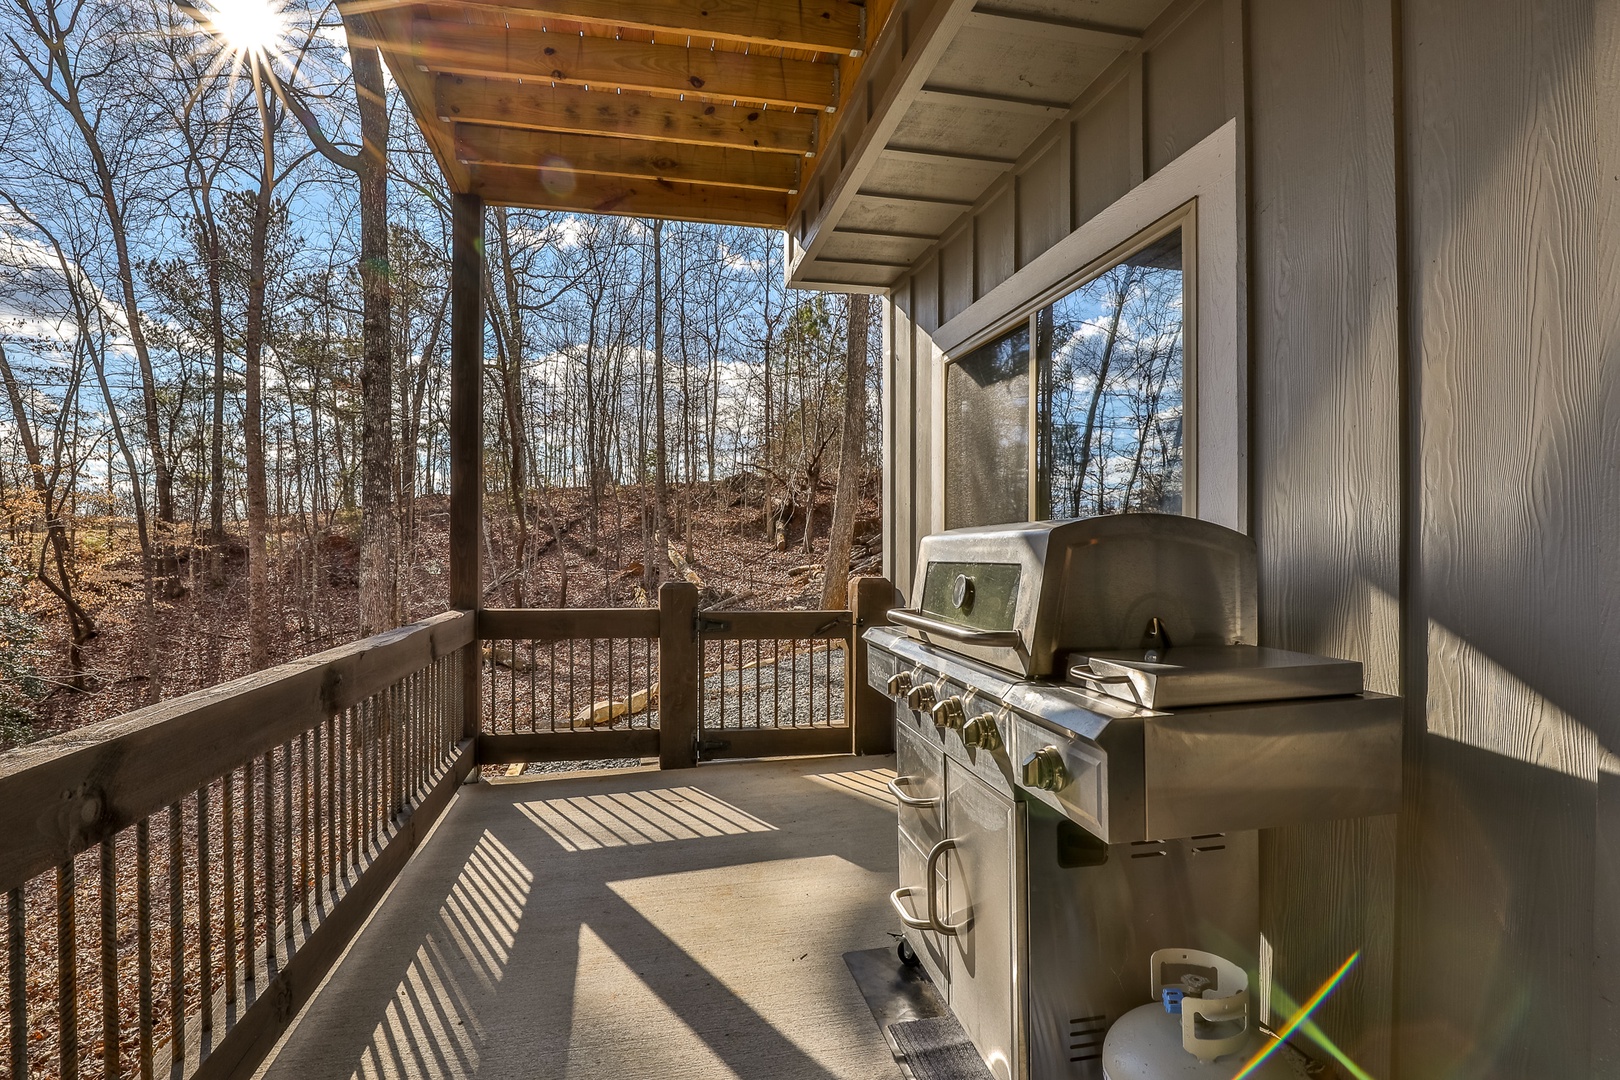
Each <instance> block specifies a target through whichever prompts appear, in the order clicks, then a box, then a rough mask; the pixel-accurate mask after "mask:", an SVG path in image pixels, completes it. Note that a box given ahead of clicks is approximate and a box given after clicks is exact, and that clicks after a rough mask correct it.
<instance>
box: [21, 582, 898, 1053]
mask: <svg viewBox="0 0 1620 1080" xmlns="http://www.w3.org/2000/svg"><path fill="white" fill-rule="evenodd" d="M851 596H852V605H851V610H849V611H810V612H806V611H787V612H781V611H778V612H760V611H751V612H741V611H739V612H724V613H719V612H701V611H700V610H699V608H698V603H697V601H698V593H697V590H696V589H695V588H694V587H692V586H690V585H688V584H686V583H684V582H682V583H672V584H668V585H665V586H664V587H663V589H662V590H661V591H660V594H659V606H658V607H657V608H655V609H627V610H567V611H555V610H553V611H544V610H527V609H525V610H485V611H480V612H477V613H472V612H447V613H445V614H443V615H439V616H437V617H435V618H432V619H429V620H427V621H425V622H422V623H418V624H415V625H412V626H407V627H403V628H401V629H399V630H395V631H391V632H389V633H386V634H382V635H378V636H376V637H372V638H368V639H366V640H364V641H359V642H355V643H354V644H352V645H347V646H344V647H342V648H338V649H333V650H330V651H328V652H324V653H320V654H317V655H315V656H310V657H306V658H304V659H302V660H298V661H295V662H293V663H291V664H284V665H282V666H280V667H276V668H272V669H269V670H267V671H263V672H259V673H257V674H254V675H251V676H248V677H246V678H243V679H237V680H235V681H233V682H230V683H226V684H224V685H222V686H218V687H215V688H212V689H209V690H204V691H201V692H199V693H196V694H190V695H187V696H185V697H182V698H177V699H175V700H173V701H168V702H163V703H161V704H158V705H154V706H151V707H150V708H146V709H141V710H139V711H137V712H133V713H130V714H128V715H126V716H124V717H121V718H119V719H116V720H112V721H108V722H106V723H102V724H95V725H91V726H89V727H86V728H83V729H80V730H79V731H75V732H72V733H70V734H67V735H63V736H57V737H55V738H51V739H46V740H43V741H41V742H39V743H35V744H33V745H31V746H27V747H23V748H22V749H19V750H15V751H12V752H10V753H8V754H3V755H0V905H3V916H0V957H3V958H4V974H3V976H0V1039H3V1040H4V1047H5V1052H4V1054H3V1055H0V1073H9V1075H10V1076H11V1077H13V1078H15V1080H24V1078H28V1077H36V1078H37V1077H50V1076H60V1077H63V1078H79V1077H85V1078H91V1077H109V1078H110V1077H121V1076H129V1077H134V1076H139V1077H141V1078H142V1080H150V1078H151V1077H153V1076H155V1075H157V1074H159V1073H167V1074H169V1075H170V1076H176V1077H194V1076H196V1077H203V1076H221V1077H223V1076H232V1075H237V1074H238V1073H246V1072H250V1071H251V1070H252V1068H253V1067H254V1066H255V1065H256V1064H257V1063H258V1062H260V1061H261V1060H262V1059H263V1058H264V1056H265V1055H266V1054H268V1053H269V1051H270V1050H271V1048H273V1046H274V1045H275V1043H276V1041H277V1039H278V1038H279V1037H280V1036H281V1034H282V1033H283V1032H284V1031H285V1030H286V1028H287V1026H288V1025H289V1024H290V1023H291V1021H292V1019H293V1018H294V1017H295V1016H296V1015H297V1013H298V1010H299V1009H300V1008H301V1007H302V1006H303V1004H304V1003H305V1002H306V1001H307V1000H308V999H309V997H310V995H311V994H313V992H314V990H315V988H316V987H317V986H318V985H319V984H320V982H321V980H322V978H323V977H324V976H325V975H326V973H327V972H328V971H329V970H330V969H331V967H332V965H333V964H334V963H335V962H336V960H337V958H338V957H339V956H340V955H341V954H342V952H343V949H344V948H345V946H346V945H347V944H348V943H349V941H351V940H352V939H353V937H354V935H355V933H356V932H358V930H359V928H360V926H361V925H362V923H363V922H364V921H365V919H366V917H367V916H368V915H369V914H370V913H371V911H372V910H373V909H374V908H375V907H376V905H377V903H378V902H379V901H380V900H381V898H382V896H383V894H384V892H385V891H386V889H387V887H388V885H389V883H390V882H391V881H392V880H393V879H394V877H395V875H396V874H397V873H398V872H399V870H400V868H401V867H402V866H403V865H404V864H405V861H406V859H407V858H408V857H409V856H410V853H411V852H412V851H413V850H414V849H415V848H416V846H417V844H418V843H419V842H420V840H421V838H422V837H423V836H425V835H426V833H427V830H428V829H429V828H430V827H431V825H432V824H433V822H434V821H435V820H436V819H437V818H438V816H439V814H440V813H442V812H443V810H444V808H445V807H446V806H447V805H448V804H449V802H450V798H451V795H452V794H453V793H454V790H455V788H456V786H457V785H458V784H459V783H461V782H462V781H463V780H465V779H466V778H467V776H468V775H469V774H470V773H471V772H472V771H473V770H474V769H475V768H476V767H477V766H478V765H481V764H503V763H510V762H521V761H548V760H581V759H592V758H645V757H657V758H658V759H659V761H660V762H661V763H662V764H663V765H665V766H685V765H691V764H694V763H695V762H696V761H697V760H698V758H699V757H700V756H701V757H705V758H707V757H716V756H747V757H763V756H775V755H788V754H805V753H848V752H857V753H881V752H887V751H888V750H890V749H892V738H893V730H892V726H891V724H890V723H889V714H888V702H887V700H886V699H885V698H883V696H882V695H880V694H875V693H873V692H872V691H870V690H869V689H868V688H867V687H866V671H865V655H866V654H865V649H864V648H862V647H860V644H859V634H860V631H861V629H863V628H864V627H865V626H866V625H870V624H872V623H876V622H881V621H882V620H883V619H884V617H885V615H886V613H887V610H888V608H889V607H890V606H891V601H892V596H893V589H892V587H891V586H890V585H889V584H888V582H886V581H884V580H883V579H881V578H866V579H861V580H859V581H858V582H855V583H852V593H851ZM480 658H481V659H480Z"/></svg>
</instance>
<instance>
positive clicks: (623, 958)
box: [266, 758, 895, 1080]
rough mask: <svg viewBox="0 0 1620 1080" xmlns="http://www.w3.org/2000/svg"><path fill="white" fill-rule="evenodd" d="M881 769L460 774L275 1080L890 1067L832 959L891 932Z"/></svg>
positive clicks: (890, 858) (817, 764) (759, 1073)
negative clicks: (464, 783)
mask: <svg viewBox="0 0 1620 1080" xmlns="http://www.w3.org/2000/svg"><path fill="white" fill-rule="evenodd" d="M756 769H764V770H768V771H767V772H766V773H765V775H758V776H756V775H753V772H752V771H753V770H756ZM890 775H892V773H891V772H889V771H886V770H883V769H859V770H851V769H850V768H849V766H848V765H847V764H844V763H843V762H842V761H841V760H840V759H837V758H830V759H828V758H824V759H800V760H797V761H793V762H782V763H776V764H772V765H769V766H765V765H763V764H762V765H760V766H753V765H747V764H743V765H740V766H732V767H731V768H727V769H722V770H721V771H720V773H710V772H707V771H706V772H705V775H704V776H703V777H700V779H699V781H698V782H696V783H685V782H684V781H683V782H678V783H672V782H671V781H672V779H673V778H672V777H671V776H670V775H669V774H667V773H661V772H653V771H646V772H639V773H629V772H624V773H618V774H616V775H615V776H613V777H612V778H610V779H608V780H606V781H601V782H595V781H591V780H589V779H584V778H575V779H567V780H545V781H541V782H538V783H533V782H530V783H512V784H495V785H484V786H481V787H480V788H479V789H477V790H476V791H473V790H472V789H469V790H468V792H467V793H466V797H464V799H463V800H462V801H461V803H460V804H459V805H458V808H457V811H456V813H455V814H453V815H451V816H449V817H448V818H446V820H445V821H444V822H443V823H442V824H441V826H440V827H439V829H438V831H437V832H436V833H435V836H434V841H433V844H432V845H431V846H430V847H429V848H428V849H426V850H424V852H423V853H422V856H421V858H420V859H419V860H418V861H417V863H415V864H413V867H412V868H411V870H410V871H408V875H409V876H408V877H407V878H406V879H404V880H402V881H401V887H400V889H398V890H396V892H395V894H394V898H391V899H390V900H389V901H388V902H387V903H386V904H385V905H384V906H383V908H382V909H381V910H380V911H379V912H378V913H377V915H376V916H375V919H374V922H373V924H372V926H371V928H369V929H368V931H367V933H366V934H365V935H364V936H363V937H362V938H361V940H360V941H359V942H357V943H356V945H355V946H354V950H353V952H352V953H351V960H350V962H347V963H346V964H345V965H344V967H343V968H342V969H340V970H339V971H338V972H336V973H335V974H334V975H333V977H332V978H333V981H332V982H331V983H330V984H329V986H328V987H327V988H326V989H325V990H324V991H323V994H330V995H331V996H332V998H333V1000H334V1001H337V1002H340V1003H341V1008H340V1009H331V1008H321V1007H319V1005H320V1003H319V1002H317V1007H316V1008H315V1009H312V1010H311V1011H310V1012H309V1013H308V1014H306V1016H305V1017H304V1018H303V1019H302V1020H301V1021H300V1023H299V1027H298V1028H297V1029H296V1030H295V1031H294V1032H293V1034H292V1036H291V1037H290V1038H289V1039H288V1041H287V1044H286V1045H285V1047H284V1048H283V1049H282V1050H281V1051H280V1052H279V1053H278V1055H277V1057H276V1059H275V1060H274V1061H273V1062H272V1064H271V1066H270V1069H269V1071H268V1072H267V1074H266V1080H344V1078H346V1077H349V1076H351V1075H353V1076H360V1077H378V1078H381V1077H397V1076H424V1077H425V1076H470V1075H474V1074H486V1075H491V1076H498V1075H520V1074H521V1075H544V1076H625V1077H636V1076H654V1075H685V1074H686V1073H685V1072H684V1071H683V1070H692V1069H695V1068H696V1066H697V1064H699V1063H702V1062H711V1063H712V1064H713V1066H714V1069H715V1071H716V1072H717V1073H719V1074H722V1075H736V1076H742V1077H758V1078H761V1080H763V1078H765V1077H771V1078H773V1080H774V1078H777V1077H796V1078H797V1077H802V1078H805V1080H826V1078H830V1077H832V1076H835V1075H850V1073H849V1072H847V1071H844V1070H836V1071H835V1070H834V1069H832V1068H831V1067H830V1066H829V1065H828V1064H827V1062H828V1061H833V1060H842V1059H841V1058H840V1054H844V1055H846V1056H849V1055H859V1054H861V1053H864V1054H866V1055H868V1056H869V1057H870V1058H871V1061H870V1062H869V1063H868V1064H871V1065H873V1066H876V1065H882V1064H885V1063H886V1061H887V1056H888V1051H887V1049H886V1047H885V1045H884V1043H883V1039H882V1036H881V1033H880V1032H878V1031H877V1029H876V1027H875V1025H873V1024H872V1022H871V1016H870V1012H869V1010H868V1009H867V1007H866V1006H865V1004H864V1002H863V1000H862V999H861V998H860V995H859V991H858V990H857V989H856V988H855V987H854V985H853V983H849V984H848V985H847V986H843V985H842V983H847V982H848V980H847V976H845V975H844V973H843V969H842V960H841V957H842V955H843V953H844V952H847V951H850V950H852V949H856V948H861V947H871V946H872V945H874V944H882V943H883V941H886V940H887V937H886V935H885V934H884V931H885V930H886V929H887V928H888V923H889V921H890V919H889V915H888V911H887V905H886V904H885V903H884V896H885V895H886V891H885V890H886V889H887V887H888V886H887V884H886V883H887V882H888V879H889V878H890V877H892V876H893V874H894V873H895V865H894V860H895V856H894V855H893V853H892V849H893V843H892V838H893V818H892V814H893V802H892V800H891V801H887V802H884V801H882V800H880V799H878V798H877V797H876V796H875V795H874V794H872V793H873V792H874V791H877V790H881V791H884V792H885V795H886V789H885V788H882V787H881V786H875V785H881V782H882V780H884V779H886V778H887V777H888V776H890ZM655 848H656V849H658V850H656V851H653V850H650V849H655ZM434 897H442V898H443V900H442V902H435V901H434V900H433V899H432V898H434ZM829 962H830V963H829ZM834 979H837V980H838V982H839V984H840V985H839V986H838V987H829V984H830V983H831V982H832V981H833V980H834ZM840 989H841V991H842V994H841V995H840V993H839V992H838V991H839V990H840ZM830 999H838V1000H830ZM845 999H847V1000H845ZM808 1018H813V1020H810V1019H808ZM841 1025H844V1026H841ZM846 1027H847V1030H846ZM865 1028H870V1029H871V1030H870V1031H865V1030H864V1029H865ZM846 1043H847V1044H848V1045H847V1046H846V1045H845V1044H846ZM857 1044H859V1045H857ZM659 1062H662V1064H659ZM697 1074H698V1073H696V1072H693V1073H692V1075H697ZM866 1075H882V1073H881V1072H876V1071H874V1072H871V1073H868V1074H866Z"/></svg>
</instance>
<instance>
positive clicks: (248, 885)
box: [242, 758, 259, 983]
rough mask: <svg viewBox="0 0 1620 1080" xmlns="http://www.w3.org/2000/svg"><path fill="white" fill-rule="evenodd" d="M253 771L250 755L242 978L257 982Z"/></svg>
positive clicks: (245, 779)
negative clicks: (255, 958) (255, 976)
mask: <svg viewBox="0 0 1620 1080" xmlns="http://www.w3.org/2000/svg"><path fill="white" fill-rule="evenodd" d="M253 774H254V768H253V759H252V758H249V759H248V761H247V763H246V764H245V765H243V766H242V977H243V978H244V979H246V980H247V981H248V982H249V983H252V982H254V981H255V978H254V975H255V969H256V967H257V965H256V963H255V961H254V956H255V954H256V953H257V952H258V946H257V945H256V944H255V942H257V941H258V937H259V905H258V895H259V887H258V878H259V875H258V874H255V873H254V872H253V861H254V859H256V858H257V857H258V855H257V848H256V845H255V843H254V841H255V840H256V839H257V838H256V837H255V836H254V831H255V829H256V828H257V826H256V824H255V822H256V820H257V818H256V817H255V811H256V810H257V806H256V805H255V804H256V803H257V801H258V800H257V798H256V797H255V792H254V789H255V787H256V786H257V780H256V778H255V777H254V775H253Z"/></svg>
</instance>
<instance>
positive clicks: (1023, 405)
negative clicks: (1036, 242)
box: [945, 322, 1030, 529]
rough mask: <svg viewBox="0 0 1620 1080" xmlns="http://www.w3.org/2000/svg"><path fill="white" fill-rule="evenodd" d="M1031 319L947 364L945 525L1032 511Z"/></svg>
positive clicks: (950, 526) (951, 526)
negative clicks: (1030, 419)
mask: <svg viewBox="0 0 1620 1080" xmlns="http://www.w3.org/2000/svg"><path fill="white" fill-rule="evenodd" d="M1029 361H1030V355H1029V325H1028V323H1027V322H1026V323H1025V324H1023V325H1021V326H1019V327H1018V328H1017V329H1016V330H1013V331H1012V332H1010V333H1008V334H1005V335H1003V336H1002V337H1000V338H997V339H996V340H995V341H992V342H990V343H989V344H987V345H983V346H980V347H979V348H977V349H975V350H974V351H973V352H971V353H969V354H968V355H967V356H965V357H963V358H962V359H961V360H958V361H957V362H956V363H954V364H951V365H949V366H948V367H947V368H946V369H945V527H946V528H947V529H954V528H957V527H959V526H963V525H994V524H999V523H1001V522H1006V521H1023V520H1025V519H1026V518H1027V517H1029V426H1030V424H1029V393H1030V385H1029V382H1030V363H1029Z"/></svg>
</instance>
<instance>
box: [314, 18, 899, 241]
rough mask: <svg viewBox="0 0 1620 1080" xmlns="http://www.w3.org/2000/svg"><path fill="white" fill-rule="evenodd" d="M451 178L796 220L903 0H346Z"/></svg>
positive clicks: (715, 216)
mask: <svg viewBox="0 0 1620 1080" xmlns="http://www.w3.org/2000/svg"><path fill="white" fill-rule="evenodd" d="M340 6H341V8H342V10H343V15H344V18H345V20H346V21H347V22H348V24H349V26H350V29H351V32H356V33H358V35H359V36H360V37H361V38H362V39H370V40H373V41H375V43H376V44H377V46H378V47H379V48H380V49H381V51H382V54H383V58H384V59H385V60H386V61H387V63H388V66H389V68H390V70H391V71H392V72H393V75H394V79H395V82H396V83H397V84H398V86H399V87H400V89H401V91H402V92H403V94H404V96H405V99H406V101H407V102H408V103H409V105H410V107H411V110H412V112H413V113H414V114H415V116H416V118H417V121H418V122H419V123H420V124H421V126H422V130H423V132H424V133H425V134H426V135H427V139H428V142H429V144H430V145H431V146H432V148H433V152H434V154H435V155H436V156H437V158H438V161H439V165H440V168H442V169H443V171H444V174H445V177H446V179H447V180H448V181H449V184H450V187H451V190H453V191H456V192H463V193H472V194H478V195H481V196H483V198H484V199H485V200H486V201H487V202H489V203H492V204H503V205H508V206H528V207H537V208H542V209H555V210H575V211H585V212H593V213H605V214H629V215H635V216H643V217H663V218H678V219H685V220H692V221H709V222H719V223H723V224H738V225H761V226H768V227H772V228H781V227H783V226H784V225H785V224H786V223H787V221H788V218H789V215H790V213H791V210H792V207H793V206H794V205H795V204H796V202H797V198H798V194H799V192H800V190H801V189H802V187H803V186H804V184H805V182H806V180H807V179H808V177H809V176H810V174H811V172H812V171H813V170H814V168H815V167H816V166H818V165H819V164H821V157H820V151H821V150H822V148H823V147H824V146H825V145H826V144H827V142H828V139H829V138H830V136H831V133H832V129H833V127H834V125H835V118H836V117H837V114H838V111H839V110H840V109H841V108H843V107H844V106H845V105H846V104H847V102H848V98H849V96H850V94H851V92H852V90H853V88H854V87H855V86H856V85H857V76H858V75H859V73H860V66H861V63H862V61H863V59H864V57H865V56H866V55H868V53H869V52H870V44H869V43H870V42H872V41H874V40H876V37H877V35H878V33H879V32H880V31H881V29H882V28H883V25H884V23H885V22H886V21H887V17H888V14H889V12H890V10H891V9H892V6H893V0H865V2H864V3H863V2H857V0H499V2H496V0H466V2H461V3H445V2H425V3H424V2H417V0H346V2H341V0H340Z"/></svg>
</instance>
